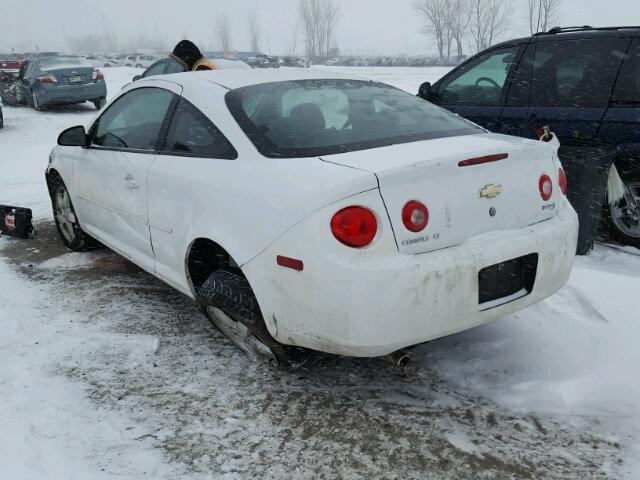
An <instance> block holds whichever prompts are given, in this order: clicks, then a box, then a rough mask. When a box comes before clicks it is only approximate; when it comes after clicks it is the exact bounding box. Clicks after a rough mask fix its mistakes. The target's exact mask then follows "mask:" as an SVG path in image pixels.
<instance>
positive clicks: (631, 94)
mask: <svg viewBox="0 0 640 480" xmlns="http://www.w3.org/2000/svg"><path fill="white" fill-rule="evenodd" d="M612 102H613V103H618V104H640V39H638V40H634V42H633V44H632V46H631V49H630V50H629V54H628V56H627V57H626V59H625V61H624V64H623V65H622V69H621V70H620V75H619V77H618V81H617V82H616V87H615V89H614V90H613V96H612Z"/></svg>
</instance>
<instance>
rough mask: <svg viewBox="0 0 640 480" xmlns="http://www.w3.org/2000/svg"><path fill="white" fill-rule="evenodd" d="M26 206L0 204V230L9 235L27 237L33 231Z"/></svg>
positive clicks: (30, 215) (29, 213)
mask: <svg viewBox="0 0 640 480" xmlns="http://www.w3.org/2000/svg"><path fill="white" fill-rule="evenodd" d="M32 218H33V215H32V213H31V210H30V209H28V208H21V207H9V206H6V205H0V232H2V233H4V234H5V235H8V236H10V237H17V238H29V237H30V236H31V234H32V233H34V232H35V229H34V228H33V224H32V223H31V219H32Z"/></svg>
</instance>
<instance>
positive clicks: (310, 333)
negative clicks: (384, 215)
mask: <svg viewBox="0 0 640 480" xmlns="http://www.w3.org/2000/svg"><path fill="white" fill-rule="evenodd" d="M562 203H563V205H562V206H561V209H560V212H559V213H558V215H556V216H555V217H554V218H552V219H550V220H548V221H545V222H542V223H539V224H536V225H532V226H529V227H526V228H522V229H518V230H512V231H500V232H492V233H489V234H485V235H482V236H480V237H477V238H474V239H472V240H469V241H467V242H465V243H464V244H462V245H458V246H455V247H451V248H446V249H442V250H438V251H433V252H430V253H425V254H418V255H406V254H399V253H397V251H396V253H395V254H393V255H391V254H389V255H384V256H379V257H378V258H375V259H367V260H366V262H365V261H361V260H362V259H361V258H360V260H359V259H358V258H356V259H355V261H349V260H347V261H345V259H344V258H340V257H338V256H335V255H331V254H330V255H324V256H322V255H321V258H319V259H314V260H312V261H308V260H309V259H308V258H304V260H305V270H304V271H302V272H295V271H293V270H287V269H283V268H280V269H277V268H274V258H275V256H276V255H278V254H281V253H282V252H283V251H287V250H286V249H287V248H289V249H291V247H290V244H288V243H287V241H286V240H284V239H281V240H280V241H278V242H276V243H275V244H274V245H272V246H271V247H269V248H268V249H267V250H266V251H265V252H263V253H262V254H261V255H260V256H259V257H257V258H256V259H254V260H252V261H251V262H249V263H248V264H247V265H245V266H244V267H243V270H244V271H245V274H246V275H247V278H248V279H249V281H250V282H251V283H252V286H253V288H254V291H255V292H256V295H257V297H258V301H259V303H260V307H261V309H262V312H263V316H264V317H265V323H266V324H267V328H268V329H269V331H270V332H271V334H272V335H273V336H274V338H276V339H277V340H278V341H280V342H282V343H285V344H289V345H298V346H303V347H307V348H311V349H315V350H320V351H325V352H329V353H334V354H340V355H348V356H357V357H374V356H382V355H386V354H389V353H391V352H394V351H396V350H399V349H402V348H405V347H409V346H412V345H417V344H420V343H423V342H426V341H429V340H433V339H436V338H440V337H444V336H447V335H450V334H453V333H456V332H460V331H463V330H467V329H470V328H473V327H476V326H479V325H482V324H485V323H488V322H490V321H492V320H494V319H497V318H500V317H503V316H505V315H508V314H510V313H513V312H515V311H518V310H521V309H523V308H525V307H528V306H530V305H532V304H535V303H537V302H540V301H541V300H543V299H545V298H546V297H548V296H550V295H552V294H553V293H555V292H556V291H558V290H559V289H560V288H562V287H563V286H564V285H565V283H566V282H567V280H568V278H569V275H570V273H571V269H572V267H573V262H574V257H575V252H576V242H577V233H578V221H577V217H576V214H575V212H574V210H573V208H572V207H571V206H570V205H569V204H568V202H566V201H563V202H562ZM290 235H293V236H294V238H295V237H296V236H297V237H298V239H302V241H305V240H304V234H303V233H302V232H296V229H295V228H294V229H293V230H292V232H290V233H289V234H288V235H287V236H290ZM285 237H286V236H285ZM309 242H311V240H309ZM534 253H535V254H537V255H538V264H537V273H536V277H535V283H534V285H533V288H532V290H531V292H530V293H529V294H528V295H526V296H524V297H521V298H517V299H516V300H513V301H510V302H509V303H505V304H500V303H501V301H500V300H498V301H497V302H494V304H493V305H492V307H493V308H490V309H486V308H487V304H485V305H484V306H481V305H480V304H479V288H478V286H479V281H478V275H479V272H480V270H482V269H483V268H485V267H488V266H491V265H495V264H499V263H502V262H505V261H508V260H511V259H515V258H519V257H523V256H526V255H530V254H534ZM496 304H497V305H496Z"/></svg>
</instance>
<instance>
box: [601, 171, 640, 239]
mask: <svg viewBox="0 0 640 480" xmlns="http://www.w3.org/2000/svg"><path fill="white" fill-rule="evenodd" d="M622 181H623V182H624V184H625V186H626V187H627V189H628V190H629V191H630V192H631V193H632V194H633V196H634V198H635V201H636V203H637V204H638V205H640V182H629V181H627V180H626V179H624V178H623V179H622ZM603 213H604V217H605V223H606V225H607V227H608V230H609V234H610V235H611V237H613V238H614V239H615V240H617V241H618V242H620V243H622V244H624V245H630V246H632V247H636V248H640V208H639V209H638V210H633V209H632V208H627V202H626V201H625V200H624V199H623V200H621V201H620V202H617V203H615V204H613V205H610V204H609V202H606V203H605V205H604V212H603Z"/></svg>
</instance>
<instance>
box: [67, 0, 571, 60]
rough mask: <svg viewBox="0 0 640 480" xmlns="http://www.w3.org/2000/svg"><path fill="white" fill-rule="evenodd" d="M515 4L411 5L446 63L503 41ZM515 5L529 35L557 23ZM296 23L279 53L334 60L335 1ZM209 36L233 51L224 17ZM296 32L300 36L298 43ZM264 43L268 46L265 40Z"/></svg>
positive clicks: (255, 24)
mask: <svg viewBox="0 0 640 480" xmlns="http://www.w3.org/2000/svg"><path fill="white" fill-rule="evenodd" d="M514 1H516V0H415V1H414V4H413V7H414V9H415V10H416V12H417V13H418V15H419V16H420V18H421V19H422V23H423V27H422V33H424V34H426V35H427V36H428V37H429V38H430V39H432V40H433V41H434V46H435V48H436V49H437V52H438V55H439V56H440V59H441V60H442V61H447V60H450V59H451V58H452V57H453V56H457V57H462V56H464V54H465V52H472V53H475V52H479V51H482V50H484V49H486V48H487V47H489V46H491V45H493V44H494V43H495V42H496V41H497V40H498V39H499V38H500V37H502V36H503V35H504V34H505V33H506V31H507V30H508V28H509V27H510V25H512V20H513V15H514ZM517 1H520V2H524V7H525V12H526V19H527V21H528V26H529V30H530V32H531V34H534V33H536V32H540V31H547V30H548V29H550V28H551V27H552V26H554V25H555V24H556V22H558V21H559V10H560V7H561V3H562V0H517ZM296 18H297V20H296V21H295V22H294V24H293V25H292V29H291V34H290V37H289V39H288V40H287V45H285V47H284V48H282V49H281V51H280V53H283V54H285V55H289V56H295V55H296V54H297V52H298V48H299V43H304V51H305V55H306V56H307V57H310V58H328V57H334V56H338V53H339V48H338V43H337V40H336V31H337V28H338V22H339V20H340V9H339V4H338V1H337V0H299V4H298V12H297V15H296ZM246 28H247V34H248V39H249V45H250V48H251V51H253V52H260V51H262V49H263V48H264V35H263V29H262V24H261V20H260V17H259V16H258V14H257V13H256V12H250V13H249V14H248V15H247V23H246ZM213 32H214V35H215V37H216V38H215V40H214V41H213V42H209V43H213V44H214V45H209V48H207V49H212V48H215V49H219V50H221V51H223V52H230V51H232V50H233V48H234V44H233V40H232V38H233V37H232V25H231V22H230V20H229V17H228V16H227V14H226V13H224V12H222V13H220V14H218V16H217V17H216V18H215V24H214V28H213ZM299 33H302V39H300V37H299ZM194 40H196V41H197V39H194ZM300 40H302V41H300ZM168 43H169V42H168V40H167V39H166V38H162V37H160V36H159V35H155V36H154V35H151V36H149V35H138V36H137V37H136V38H130V39H128V40H126V41H124V42H123V41H122V40H120V39H116V38H115V37H113V36H111V35H108V34H104V35H96V34H92V35H84V36H79V37H73V38H68V39H67V46H68V47H69V49H70V50H71V51H77V52H82V51H84V52H86V51H96V52H97V51H118V50H123V49H124V50H130V51H133V50H135V49H136V48H156V49H157V50H158V51H165V50H169V49H171V45H169V44H168ZM267 44H268V46H269V44H270V42H269V37H268V36H267ZM211 47H212V48H211ZM269 50H270V48H269Z"/></svg>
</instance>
